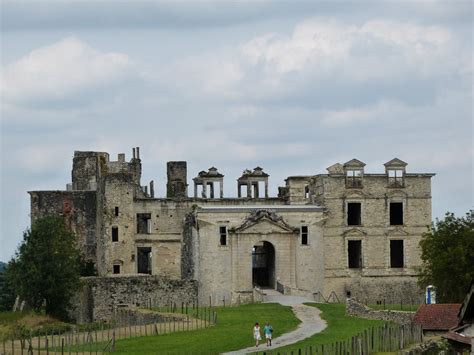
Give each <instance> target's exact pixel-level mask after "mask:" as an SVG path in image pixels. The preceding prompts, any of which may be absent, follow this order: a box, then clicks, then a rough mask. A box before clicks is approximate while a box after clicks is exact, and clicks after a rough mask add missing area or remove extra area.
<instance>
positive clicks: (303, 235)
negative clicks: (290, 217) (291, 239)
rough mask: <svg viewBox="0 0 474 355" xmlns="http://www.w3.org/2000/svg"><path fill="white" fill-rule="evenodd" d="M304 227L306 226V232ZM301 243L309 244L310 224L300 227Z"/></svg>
mask: <svg viewBox="0 0 474 355" xmlns="http://www.w3.org/2000/svg"><path fill="white" fill-rule="evenodd" d="M303 228H306V232H304V231H303ZM305 238H306V240H305ZM300 244H301V245H304V246H306V245H309V226H308V225H306V224H305V225H302V226H301V227H300Z"/></svg>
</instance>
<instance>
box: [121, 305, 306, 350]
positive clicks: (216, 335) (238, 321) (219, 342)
mask: <svg viewBox="0 0 474 355" xmlns="http://www.w3.org/2000/svg"><path fill="white" fill-rule="evenodd" d="M216 311H217V314H218V316H217V324H216V325H215V326H213V327H210V328H206V329H201V330H194V331H189V332H179V333H171V334H165V335H158V336H150V337H139V338H132V339H124V340H117V342H116V353H119V354H125V353H127V354H146V353H149V354H151V353H155V354H156V353H160V354H163V353H164V354H166V353H182V354H183V353H184V354H191V353H192V354H199V353H206V354H217V353H221V352H225V351H231V350H238V349H241V348H246V347H249V346H252V345H254V340H253V336H252V328H253V326H254V324H255V322H259V323H260V324H262V325H263V324H264V323H265V322H267V321H268V322H270V323H271V324H272V325H273V327H274V329H275V332H274V336H275V337H278V336H280V335H281V334H283V333H286V332H289V331H292V330H294V329H295V328H296V327H297V326H298V324H299V323H300V321H299V320H298V319H297V318H296V317H295V315H294V314H293V311H292V310H291V307H287V306H282V305H279V304H275V303H261V304H249V305H243V306H239V307H225V308H224V307H218V308H216ZM262 328H263V327H262Z"/></svg>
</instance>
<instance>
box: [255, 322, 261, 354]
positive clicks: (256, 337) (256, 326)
mask: <svg viewBox="0 0 474 355" xmlns="http://www.w3.org/2000/svg"><path fill="white" fill-rule="evenodd" d="M253 338H254V339H255V346H256V347H257V348H258V342H259V341H260V340H262V336H261V334H260V326H259V325H258V322H257V323H255V326H254V327H253Z"/></svg>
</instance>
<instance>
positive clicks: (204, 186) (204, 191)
mask: <svg viewBox="0 0 474 355" xmlns="http://www.w3.org/2000/svg"><path fill="white" fill-rule="evenodd" d="M202 197H203V198H207V181H206V180H203V181H202Z"/></svg>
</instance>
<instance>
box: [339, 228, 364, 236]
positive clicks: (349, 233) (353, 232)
mask: <svg viewBox="0 0 474 355" xmlns="http://www.w3.org/2000/svg"><path fill="white" fill-rule="evenodd" d="M342 234H343V235H344V236H345V237H363V236H365V235H367V233H366V232H363V231H362V230H360V229H359V228H351V229H349V230H346V231H345V232H344V233H342Z"/></svg>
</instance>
